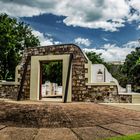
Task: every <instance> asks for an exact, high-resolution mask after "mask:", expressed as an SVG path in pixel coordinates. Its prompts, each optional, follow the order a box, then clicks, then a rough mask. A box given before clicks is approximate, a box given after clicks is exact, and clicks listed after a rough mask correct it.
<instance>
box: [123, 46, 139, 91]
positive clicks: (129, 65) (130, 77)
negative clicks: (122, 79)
mask: <svg viewBox="0 0 140 140" xmlns="http://www.w3.org/2000/svg"><path fill="white" fill-rule="evenodd" d="M122 72H123V73H124V74H126V75H127V82H128V83H130V84H132V85H133V88H134V90H137V87H140V47H138V48H136V49H135V51H132V52H131V53H130V54H128V55H127V56H126V59H125V63H124V65H123V68H122ZM139 90H140V89H139Z"/></svg>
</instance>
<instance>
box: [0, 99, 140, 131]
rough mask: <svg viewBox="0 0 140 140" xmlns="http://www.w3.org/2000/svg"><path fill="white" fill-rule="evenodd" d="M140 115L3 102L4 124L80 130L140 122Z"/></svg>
mask: <svg viewBox="0 0 140 140" xmlns="http://www.w3.org/2000/svg"><path fill="white" fill-rule="evenodd" d="M139 117H140V112H137V111H132V110H127V109H123V108H116V107H112V106H107V105H99V104H94V103H67V104H62V103H58V104H51V103H47V104H28V105H26V104H13V103H6V102H0V124H3V125H8V126H17V127H36V128H42V127H44V128H62V127H67V128H76V127H91V126H95V125H105V124H110V123H117V122H123V121H127V120H132V119H135V120H137V119H139Z"/></svg>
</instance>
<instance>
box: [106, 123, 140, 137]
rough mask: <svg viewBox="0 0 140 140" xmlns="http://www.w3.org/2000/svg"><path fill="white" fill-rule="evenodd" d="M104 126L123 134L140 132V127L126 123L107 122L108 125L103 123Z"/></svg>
mask: <svg viewBox="0 0 140 140" xmlns="http://www.w3.org/2000/svg"><path fill="white" fill-rule="evenodd" d="M103 127H105V128H107V129H108V128H109V129H111V130H113V131H115V132H118V133H121V134H123V135H130V134H134V133H139V132H140V127H135V126H130V125H125V124H120V123H112V124H107V125H103Z"/></svg>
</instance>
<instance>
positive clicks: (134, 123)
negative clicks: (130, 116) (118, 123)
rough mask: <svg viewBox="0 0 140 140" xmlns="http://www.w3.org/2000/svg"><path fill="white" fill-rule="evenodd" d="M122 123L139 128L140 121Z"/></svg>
mask: <svg viewBox="0 0 140 140" xmlns="http://www.w3.org/2000/svg"><path fill="white" fill-rule="evenodd" d="M122 123H123V124H128V125H132V126H137V127H140V120H128V121H124V122H122Z"/></svg>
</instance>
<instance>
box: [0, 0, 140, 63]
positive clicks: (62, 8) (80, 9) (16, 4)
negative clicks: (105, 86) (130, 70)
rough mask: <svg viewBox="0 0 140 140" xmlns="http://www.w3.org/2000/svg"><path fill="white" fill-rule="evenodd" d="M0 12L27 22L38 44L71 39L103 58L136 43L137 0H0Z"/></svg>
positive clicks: (139, 25)
mask: <svg viewBox="0 0 140 140" xmlns="http://www.w3.org/2000/svg"><path fill="white" fill-rule="evenodd" d="M0 13H7V14H8V15H10V16H11V17H16V18H17V19H18V20H22V21H24V22H26V23H28V24H30V26H31V28H32V29H33V34H34V35H35V36H38V37H39V39H40V42H41V45H52V44H62V43H75V44H77V45H79V46H80V47H81V48H82V49H83V50H84V51H95V52H96V53H102V57H103V58H104V59H105V60H106V61H113V60H124V59H125V56H126V55H127V54H128V53H130V52H131V51H132V50H134V48H135V47H139V46H140V44H139V42H138V39H139V38H140V0H0Z"/></svg>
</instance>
